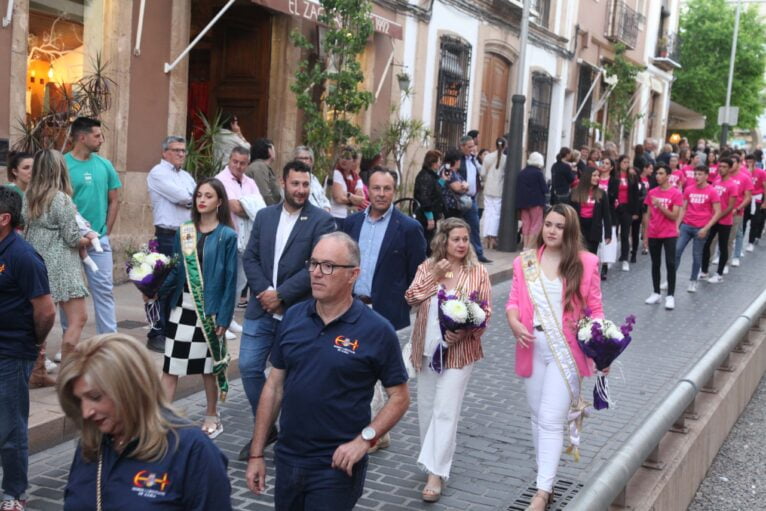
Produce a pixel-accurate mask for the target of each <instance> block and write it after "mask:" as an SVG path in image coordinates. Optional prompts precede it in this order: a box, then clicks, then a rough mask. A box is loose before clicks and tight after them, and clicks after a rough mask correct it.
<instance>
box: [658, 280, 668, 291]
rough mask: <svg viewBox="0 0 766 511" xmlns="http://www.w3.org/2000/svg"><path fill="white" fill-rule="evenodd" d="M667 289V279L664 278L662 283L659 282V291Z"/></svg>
mask: <svg viewBox="0 0 766 511" xmlns="http://www.w3.org/2000/svg"><path fill="white" fill-rule="evenodd" d="M667 290H668V281H667V280H666V281H665V282H663V283H662V284H660V291H667Z"/></svg>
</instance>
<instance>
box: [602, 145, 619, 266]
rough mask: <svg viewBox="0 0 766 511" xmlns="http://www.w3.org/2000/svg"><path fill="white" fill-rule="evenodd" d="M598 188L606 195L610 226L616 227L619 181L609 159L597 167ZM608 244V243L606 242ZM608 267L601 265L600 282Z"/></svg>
mask: <svg viewBox="0 0 766 511" xmlns="http://www.w3.org/2000/svg"><path fill="white" fill-rule="evenodd" d="M598 174H599V180H598V186H599V188H601V189H602V190H603V191H604V192H605V193H606V204H607V208H608V209H609V220H610V222H611V225H612V226H614V227H616V224H617V195H618V194H619V188H620V180H619V179H618V178H617V175H616V174H617V170H616V166H615V163H614V160H612V159H611V158H604V159H603V160H601V164H600V165H599V167H598ZM604 237H605V238H610V239H611V237H612V236H611V234H610V232H607V233H606V234H605V235H604ZM607 243H608V242H607ZM608 269H609V267H608V265H607V264H606V263H603V264H602V265H601V280H606V274H607V271H608Z"/></svg>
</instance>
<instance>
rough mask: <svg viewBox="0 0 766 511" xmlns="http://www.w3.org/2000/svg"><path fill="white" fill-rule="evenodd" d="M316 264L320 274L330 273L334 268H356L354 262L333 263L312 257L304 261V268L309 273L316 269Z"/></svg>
mask: <svg viewBox="0 0 766 511" xmlns="http://www.w3.org/2000/svg"><path fill="white" fill-rule="evenodd" d="M317 266H319V271H321V272H322V275H332V272H333V271H335V268H356V265H354V264H335V263H331V262H329V261H314V260H313V259H309V260H308V261H306V269H307V270H308V271H310V272H311V273H313V272H314V270H316V269H317Z"/></svg>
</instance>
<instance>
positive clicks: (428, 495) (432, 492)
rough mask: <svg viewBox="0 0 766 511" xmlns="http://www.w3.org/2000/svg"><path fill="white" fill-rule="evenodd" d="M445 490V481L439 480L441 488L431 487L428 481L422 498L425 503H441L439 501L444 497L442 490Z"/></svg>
mask: <svg viewBox="0 0 766 511" xmlns="http://www.w3.org/2000/svg"><path fill="white" fill-rule="evenodd" d="M443 488H444V481H442V480H441V479H439V487H438V488H437V487H434V486H431V484H430V483H429V482H428V481H426V485H425V487H424V488H423V493H421V494H420V496H421V498H422V499H423V502H439V499H440V498H441V496H442V489H443Z"/></svg>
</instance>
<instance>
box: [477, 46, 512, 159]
mask: <svg viewBox="0 0 766 511" xmlns="http://www.w3.org/2000/svg"><path fill="white" fill-rule="evenodd" d="M510 76H511V63H510V62H508V61H507V60H506V59H504V58H503V57H501V56H499V55H497V54H494V53H487V54H485V55H484V80H483V83H482V88H481V110H480V119H479V137H480V140H481V146H482V147H486V148H487V149H489V150H490V151H494V150H495V139H496V138H497V137H501V136H503V135H504V134H505V133H506V132H507V131H508V125H507V123H506V118H507V114H508V88H509V83H508V82H509V80H510Z"/></svg>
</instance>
